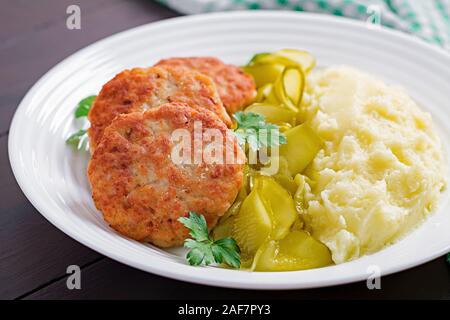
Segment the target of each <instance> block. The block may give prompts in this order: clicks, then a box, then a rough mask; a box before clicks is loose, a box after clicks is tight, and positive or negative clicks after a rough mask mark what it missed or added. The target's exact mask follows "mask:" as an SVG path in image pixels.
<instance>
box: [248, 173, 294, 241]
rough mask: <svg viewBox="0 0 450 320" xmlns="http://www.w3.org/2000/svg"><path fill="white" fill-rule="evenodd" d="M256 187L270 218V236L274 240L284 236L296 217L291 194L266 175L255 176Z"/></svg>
mask: <svg viewBox="0 0 450 320" xmlns="http://www.w3.org/2000/svg"><path fill="white" fill-rule="evenodd" d="M256 188H257V190H258V191H259V194H260V196H261V199H262V201H263V203H264V205H265V206H266V209H267V211H268V212H269V213H270V217H271V220H272V232H271V233H270V238H271V239H274V240H279V239H282V238H284V237H285V236H286V235H287V234H288V233H289V228H290V227H291V226H292V224H293V223H294V221H295V218H296V217H297V211H296V210H295V205H294V201H293V199H292V197H291V195H290V194H289V192H287V191H286V190H285V189H284V188H283V187H282V186H280V185H279V184H278V183H276V182H275V180H273V179H272V178H270V177H267V176H257V177H256Z"/></svg>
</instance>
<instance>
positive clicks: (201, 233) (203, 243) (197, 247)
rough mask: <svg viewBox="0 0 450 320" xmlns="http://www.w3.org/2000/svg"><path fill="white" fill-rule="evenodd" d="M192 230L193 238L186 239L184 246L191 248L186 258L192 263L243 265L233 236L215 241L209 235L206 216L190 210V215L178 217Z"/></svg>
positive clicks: (237, 266)
mask: <svg viewBox="0 0 450 320" xmlns="http://www.w3.org/2000/svg"><path fill="white" fill-rule="evenodd" d="M178 221H179V222H181V223H182V224H183V225H184V226H185V227H186V228H188V229H189V230H190V233H189V234H190V235H191V237H192V239H186V240H185V241H184V246H185V247H186V248H188V249H190V250H189V252H188V253H187V255H186V259H187V261H188V262H189V264H190V265H194V266H198V265H202V264H204V265H210V264H220V263H225V264H227V265H229V266H231V267H233V268H239V267H240V266H241V257H240V255H239V254H240V250H239V246H238V245H237V243H236V241H235V240H234V239H232V238H229V237H227V238H223V239H219V240H216V241H213V240H212V239H211V238H210V237H209V232H208V226H207V224H206V220H205V217H204V216H203V215H198V214H197V213H195V212H193V211H189V217H181V218H179V219H178Z"/></svg>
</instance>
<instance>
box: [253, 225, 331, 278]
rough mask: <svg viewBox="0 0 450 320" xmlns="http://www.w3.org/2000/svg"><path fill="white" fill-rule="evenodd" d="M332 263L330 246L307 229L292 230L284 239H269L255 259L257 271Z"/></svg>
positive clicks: (286, 269)
mask: <svg viewBox="0 0 450 320" xmlns="http://www.w3.org/2000/svg"><path fill="white" fill-rule="evenodd" d="M330 264H332V260H331V253H330V251H329V250H328V248H327V247H326V246H325V245H324V244H322V243H320V242H319V241H317V240H316V239H314V238H313V237H312V236H310V235H309V234H308V233H307V232H306V231H303V230H296V231H291V232H290V233H289V234H288V235H287V236H286V237H285V238H284V239H282V240H278V241H276V240H269V241H267V242H266V243H264V245H263V246H261V248H260V249H259V250H258V252H257V254H256V256H255V259H254V261H253V265H252V269H253V270H255V271H293V270H305V269H312V268H320V267H325V266H328V265H330Z"/></svg>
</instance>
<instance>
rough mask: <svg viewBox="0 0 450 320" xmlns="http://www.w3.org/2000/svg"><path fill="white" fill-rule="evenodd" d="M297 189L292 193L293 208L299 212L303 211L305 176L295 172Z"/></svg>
mask: <svg viewBox="0 0 450 320" xmlns="http://www.w3.org/2000/svg"><path fill="white" fill-rule="evenodd" d="M294 182H295V184H296V185H297V190H295V193H294V203H295V209H296V210H297V212H298V213H299V214H303V213H305V184H306V180H305V176H303V175H301V174H297V175H296V176H295V178H294Z"/></svg>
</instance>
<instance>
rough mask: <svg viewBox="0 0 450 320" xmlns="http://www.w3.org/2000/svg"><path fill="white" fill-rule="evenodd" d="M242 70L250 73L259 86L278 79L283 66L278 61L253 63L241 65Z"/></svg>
mask: <svg viewBox="0 0 450 320" xmlns="http://www.w3.org/2000/svg"><path fill="white" fill-rule="evenodd" d="M243 70H244V72H246V73H248V74H251V75H252V77H253V79H254V80H255V83H256V87H257V88H259V87H261V86H263V85H265V84H267V83H272V82H274V81H275V80H277V79H278V77H279V76H280V74H281V73H282V72H283V70H284V66H283V65H282V64H278V63H265V64H255V65H250V66H245V67H243Z"/></svg>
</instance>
